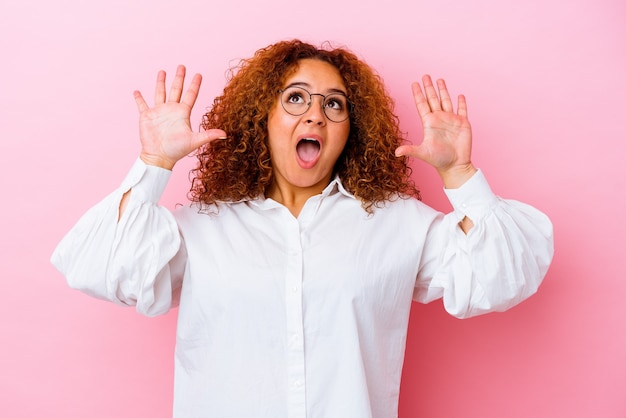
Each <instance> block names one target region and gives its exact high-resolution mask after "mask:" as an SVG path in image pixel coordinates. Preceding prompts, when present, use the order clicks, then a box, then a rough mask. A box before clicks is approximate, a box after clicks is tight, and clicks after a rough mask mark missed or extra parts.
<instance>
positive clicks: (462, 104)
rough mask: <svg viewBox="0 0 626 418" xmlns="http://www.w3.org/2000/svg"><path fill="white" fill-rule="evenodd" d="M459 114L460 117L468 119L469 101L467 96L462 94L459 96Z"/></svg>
mask: <svg viewBox="0 0 626 418" xmlns="http://www.w3.org/2000/svg"><path fill="white" fill-rule="evenodd" d="M457 113H458V115H459V116H463V117H465V118H466V117H467V101H466V100H465V96H463V95H462V94H460V95H459V100H458V104H457Z"/></svg>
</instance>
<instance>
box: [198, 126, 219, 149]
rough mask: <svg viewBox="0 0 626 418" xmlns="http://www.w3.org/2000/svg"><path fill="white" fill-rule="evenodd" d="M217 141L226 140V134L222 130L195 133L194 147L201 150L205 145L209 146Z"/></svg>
mask: <svg viewBox="0 0 626 418" xmlns="http://www.w3.org/2000/svg"><path fill="white" fill-rule="evenodd" d="M216 139H226V132H224V131H222V130H221V129H209V130H206V131H200V132H197V133H194V142H195V144H194V146H195V148H199V147H201V146H202V145H204V144H207V143H209V142H211V141H214V140H216Z"/></svg>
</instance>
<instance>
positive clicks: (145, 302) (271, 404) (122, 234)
mask: <svg viewBox="0 0 626 418" xmlns="http://www.w3.org/2000/svg"><path fill="white" fill-rule="evenodd" d="M169 176H170V172H169V171H167V170H163V169H160V168H157V167H152V166H147V165H145V164H144V163H142V162H141V161H140V160H138V161H137V162H136V163H135V165H134V166H133V168H132V170H131V171H130V173H129V174H128V176H127V177H126V179H125V180H124V182H123V183H122V185H121V186H120V187H119V188H118V189H117V190H116V191H115V192H114V193H112V194H111V195H109V196H108V197H107V198H105V199H104V200H103V201H102V202H100V203H99V204H98V205H96V206H95V207H93V208H92V209H90V210H89V211H88V212H87V213H86V214H85V215H84V216H83V217H82V218H81V219H80V221H79V222H78V223H77V224H76V226H74V228H73V229H72V230H71V231H70V232H69V233H68V234H67V235H66V236H65V237H64V238H63V240H62V241H61V243H60V244H59V245H58V247H57V248H56V250H55V252H54V254H53V255H52V262H53V264H54V265H55V266H56V267H57V268H58V269H59V270H60V271H61V272H62V273H63V274H64V275H65V276H66V278H67V281H68V283H69V285H70V286H71V287H73V288H76V289H80V290H82V291H84V292H86V293H88V294H90V295H92V296H95V297H98V298H103V299H107V300H111V301H113V302H116V303H118V304H122V305H133V306H136V309H137V311H139V312H141V313H143V314H145V315H158V314H163V313H165V312H167V311H168V310H169V309H170V308H171V307H172V306H176V305H178V304H179V303H180V308H179V313H178V327H177V340H176V341H177V343H176V355H175V376H176V377H175V394H174V416H175V417H179V418H183V417H185V418H192V417H193V418H198V417H218V418H227V417H232V418H241V417H255V418H257V417H258V418H261V417H268V418H270V417H271V418H280V417H293V418H296V417H298V418H299V417H302V418H304V417H308V418H313V417H315V418H334V417H337V418H346V417H358V418H367V417H377V418H387V417H396V416H397V413H398V412H397V409H398V394H399V386H400V377H401V370H402V362H403V359H404V349H405V341H406V333H407V324H408V319H409V310H410V307H411V300H413V299H414V300H417V301H419V302H424V303H426V302H429V301H432V300H434V299H437V298H441V297H443V302H444V305H445V308H446V310H447V311H448V312H449V313H450V314H452V315H454V316H457V317H460V318H464V317H469V316H473V315H478V314H482V313H485V312H490V311H503V310H505V309H508V308H510V307H512V306H513V305H515V304H517V303H519V302H521V301H522V300H524V299H525V298H527V297H528V296H530V295H532V294H533V293H535V291H536V290H537V287H538V286H539V284H540V282H541V280H542V279H543V277H544V275H545V273H546V271H547V269H548V266H549V264H550V262H551V259H552V255H553V239H552V224H551V223H550V221H549V219H548V218H547V217H546V216H545V215H544V214H542V213H541V212H539V211H537V210H536V209H534V208H532V207H530V206H528V205H525V204H523V203H520V202H517V201H512V200H503V199H500V198H498V197H496V196H495V195H493V193H492V192H491V190H490V188H489V186H488V184H487V182H486V181H485V179H484V177H483V174H482V173H481V172H480V171H479V172H478V173H477V174H475V175H474V176H473V177H472V178H471V179H470V180H469V181H468V182H466V184H464V185H463V186H462V187H461V188H459V189H454V190H446V194H447V195H448V197H449V199H450V201H451V203H452V205H453V207H454V211H453V212H452V213H450V214H448V215H445V216H444V215H443V214H441V213H439V212H437V211H435V210H433V209H432V208H429V207H428V206H426V205H425V204H423V203H421V202H420V201H418V200H416V199H413V198H409V199H399V200H396V201H393V202H390V203H387V204H386V205H385V207H383V208H376V209H375V210H374V213H373V215H368V214H367V213H366V212H365V211H364V210H363V209H362V207H361V203H360V202H359V201H358V200H357V199H355V198H354V197H353V196H352V195H351V194H350V193H348V192H347V191H346V190H345V189H344V188H343V186H342V184H341V182H340V181H339V179H335V180H333V181H332V182H331V183H330V184H329V185H328V187H327V188H326V189H325V190H324V191H323V193H321V194H320V195H317V196H313V197H311V198H310V199H309V200H308V201H307V202H306V204H305V206H304V208H303V209H302V211H301V213H300V215H299V216H298V218H297V219H296V218H294V217H293V216H292V215H291V213H290V212H289V211H288V210H287V209H286V208H285V207H284V206H282V205H281V204H279V203H277V202H276V201H274V200H271V199H265V198H263V197H260V198H257V199H254V200H249V201H242V202H236V203H221V204H219V205H217V206H204V207H202V208H200V207H199V206H196V205H188V206H185V207H180V208H178V209H177V210H175V211H174V213H172V212H170V211H168V210H167V209H165V208H163V207H159V206H158V205H157V202H158V200H159V198H160V196H161V194H162V192H163V190H164V188H165V186H166V184H167V181H168V179H169ZM131 188H132V193H131V198H130V200H129V203H128V206H127V207H126V210H125V212H124V214H123V216H122V218H121V219H120V220H119V222H118V219H117V218H118V208H119V203H120V200H121V198H122V195H123V194H124V193H125V192H126V191H128V190H129V189H131ZM200 209H202V210H200ZM466 215H467V216H468V217H469V218H470V219H472V221H473V223H474V225H475V226H474V227H473V228H472V229H471V230H470V232H469V234H467V235H465V234H464V233H463V232H462V231H461V229H460V228H459V226H458V222H459V221H460V220H461V219H462V218H463V217H464V216H466Z"/></svg>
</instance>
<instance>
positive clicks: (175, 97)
mask: <svg viewBox="0 0 626 418" xmlns="http://www.w3.org/2000/svg"><path fill="white" fill-rule="evenodd" d="M185 72H186V70H185V66H184V65H179V66H178V68H176V75H175V76H174V81H172V87H170V98H169V100H168V101H169V102H179V101H180V97H181V96H182V95H183V84H184V83H185Z"/></svg>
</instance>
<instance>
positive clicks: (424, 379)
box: [0, 0, 626, 418]
mask: <svg viewBox="0 0 626 418" xmlns="http://www.w3.org/2000/svg"><path fill="white" fill-rule="evenodd" d="M211 3H217V2H209V1H204V0H177V1H176V2H174V1H172V2H167V1H166V0H153V1H128V0H109V1H106V2H97V3H96V2H92V1H82V0H80V1H79V0H63V1H57V2H50V1H43V0H34V1H30V2H29V1H25V2H24V1H19V2H18V1H15V0H14V1H12V2H10V1H9V0H5V1H3V2H2V4H1V5H0V48H1V49H0V52H1V56H2V65H1V66H0V83H1V85H2V88H1V89H0V97H1V99H0V129H1V135H2V137H1V139H0V155H1V156H2V157H3V162H2V164H0V170H1V173H0V174H1V175H0V185H1V190H2V195H3V197H2V202H3V204H2V214H3V216H2V217H0V231H1V234H0V240H1V243H2V252H1V255H0V256H1V257H2V261H1V262H0V269H1V270H0V277H1V279H2V283H3V290H4V292H3V294H4V297H3V299H4V302H3V303H1V304H0V318H1V319H0V321H1V322H0V335H1V338H2V344H0V350H1V351H0V352H1V354H2V355H0V371H1V372H0V411H1V412H0V414H1V415H3V416H7V417H35V416H46V417H51V418H56V417H64V418H65V417H87V416H88V417H92V418H99V417H156V418H159V417H167V416H168V415H169V411H170V405H171V401H172V395H171V392H172V353H173V344H174V328H175V315H176V314H175V313H172V314H170V315H168V316H165V317H161V318H156V319H147V318H143V317H140V316H138V315H137V314H135V313H134V311H133V310H131V309H122V308H119V307H116V306H113V305H111V304H107V303H104V302H99V301H96V300H93V299H90V298H87V297H86V296H83V295H82V294H79V293H78V292H75V291H73V290H70V289H69V288H68V287H67V286H66V285H65V282H64V280H63V278H62V277H61V276H60V274H58V273H57V272H56V271H55V270H54V269H53V268H52V266H51V265H50V264H49V262H48V259H49V256H50V253H51V251H52V249H53V247H54V245H55V244H56V243H57V242H58V240H59V239H60V238H61V236H62V234H63V233H65V232H66V231H67V230H68V228H69V227H70V226H71V225H72V224H73V223H74V222H75V221H76V219H77V218H78V216H80V215H81V214H82V213H83V212H84V211H85V210H86V209H87V208H88V207H89V206H90V205H92V204H93V203H95V202H96V201H97V200H99V199H100V198H101V197H103V196H104V195H105V194H106V193H108V192H109V191H110V190H112V189H113V188H114V187H115V186H116V185H117V184H118V182H119V181H120V180H121V178H122V177H123V175H124V174H125V173H126V171H127V169H128V168H129V167H130V164H131V163H132V161H133V160H134V159H135V156H136V155H137V152H138V139H137V128H136V110H135V105H134V102H133V99H132V91H133V90H134V89H135V88H139V89H141V90H142V91H144V92H145V93H146V95H147V96H149V97H152V96H151V95H152V88H153V87H152V86H153V81H154V77H155V74H156V71H157V70H158V69H160V68H163V69H166V70H168V71H173V70H174V69H175V66H176V65H177V64H178V63H184V64H186V65H187V66H188V68H189V70H190V71H192V72H202V73H203V74H204V76H205V84H204V86H203V89H202V91H201V97H200V99H199V103H200V105H198V106H197V109H196V114H195V116H194V117H195V119H196V121H197V120H198V118H199V115H200V113H201V112H202V110H203V108H204V107H206V106H208V105H209V103H210V102H211V98H212V97H213V96H214V95H215V94H216V93H218V92H219V91H220V89H221V87H222V86H223V84H224V72H225V70H226V68H227V67H228V66H229V64H230V63H231V62H232V60H233V59H237V58H240V57H247V56H249V55H250V54H251V53H252V52H253V51H254V50H255V49H257V48H259V47H261V46H264V45H266V44H268V43H271V42H273V41H276V40H278V39H283V38H290V37H301V38H304V39H306V40H310V41H313V42H316V43H317V42H320V41H322V40H326V39H331V40H335V41H337V42H339V43H345V44H347V45H348V46H349V47H351V48H352V49H353V50H354V51H355V52H357V53H358V54H359V55H360V56H362V57H363V58H365V59H366V60H367V61H368V62H369V63H370V64H372V65H373V66H374V67H375V68H376V69H378V71H379V72H380V73H381V74H382V76H383V77H384V78H385V79H386V80H387V82H388V87H389V89H390V91H391V92H392V94H393V95H394V96H395V97H396V99H397V105H398V113H399V114H400V116H401V118H402V121H403V128H404V130H405V131H407V132H408V134H409V136H410V137H411V138H413V139H416V140H419V127H418V120H417V117H416V112H415V110H414V108H413V104H412V103H411V95H410V87H409V84H410V82H411V81H413V80H416V79H419V77H420V76H421V75H422V74H423V73H425V72H430V73H431V74H433V75H434V76H437V77H445V78H446V79H447V81H448V84H449V86H450V88H451V89H452V91H453V93H455V94H457V93H460V92H463V93H464V94H466V95H467V97H468V101H469V110H470V116H471V121H472V123H473V126H474V132H475V150H474V161H475V163H476V164H477V165H478V166H480V167H482V168H483V170H484V171H485V172H486V174H487V176H488V178H489V179H490V182H491V184H492V187H493V189H494V190H495V191H496V192H497V193H499V194H500V195H502V196H505V197H514V198H518V199H520V200H524V201H527V202H529V203H532V204H534V205H536V206H537V207H539V208H541V209H543V210H544V211H545V212H547V213H548V214H549V215H550V216H551V217H552V220H553V221H554V224H555V232H556V246H557V247H556V248H557V249H556V257H555V261H554V265H553V267H552V268H551V270H550V272H549V274H548V277H547V279H546V281H545V284H544V285H543V287H542V288H541V289H540V291H539V293H538V294H537V295H536V296H535V297H533V298H532V299H531V300H529V301H527V302H525V303H523V304H522V305H521V306H518V307H516V308H514V309H513V310H511V311H509V312H506V313H503V314H493V315H487V316H484V317H479V318H475V319H470V320H465V321H459V320H456V319H453V318H451V317H449V316H447V315H446V314H445V313H444V312H443V309H442V307H441V304H440V303H437V302H435V303H433V304H431V305H428V306H422V305H415V306H414V310H413V314H412V318H411V326H410V330H409V342H408V354H407V358H406V367H405V373H404V379H403V386H402V394H401V408H400V410H401V411H400V412H401V417H404V418H406V417H414V416H424V417H429V418H438V417H442V418H443V417H446V418H450V417H478V416H480V417H487V418H489V417H616V418H617V417H624V416H626V401H625V400H624V390H625V389H626V332H625V331H624V330H625V326H624V323H625V320H626V304H624V303H623V297H624V296H623V295H624V294H626V280H625V276H626V275H625V273H626V271H625V268H624V263H623V258H624V255H623V253H624V248H626V247H625V246H624V243H623V242H624V236H625V235H626V221H625V217H626V211H625V209H626V193H625V191H624V190H625V188H624V185H623V175H622V173H623V168H624V160H625V157H626V152H625V151H626V129H625V126H626V125H625V124H624V118H625V116H624V109H625V107H624V100H625V98H626V77H625V75H626V54H625V53H624V51H626V6H625V4H626V3H624V2H623V1H619V0H595V1H591V0H571V1H568V2H563V1H561V0H526V1H517V2H503V1H501V0H477V1H471V2H470V1H465V0H443V1H433V2H415V1H402V2H400V1H398V2H396V3H398V4H397V5H393V4H392V3H388V2H380V1H376V2H374V1H371V0H346V1H343V2H340V1H336V0H321V1H317V2H311V3H293V2H291V1H289V2H287V1H283V0H280V1H272V2H259V1H254V0H245V1H241V0H240V1H237V0H234V1H226V2H219V4H217V5H211ZM507 3H508V5H507ZM294 4H295V5H296V6H294ZM189 164H191V161H189ZM178 168H179V169H178V171H177V172H176V174H175V177H174V181H173V182H172V184H171V185H170V187H169V189H168V190H167V195H166V198H165V202H164V203H165V204H166V205H168V206H170V207H171V206H172V205H173V204H174V203H175V202H177V201H182V200H183V199H184V197H185V193H186V190H187V185H186V175H187V174H186V172H185V171H186V170H184V168H185V167H184V166H183V165H181V166H180V167H178ZM416 176H417V178H418V182H419V184H420V185H421V187H422V189H423V192H424V196H425V200H426V202H428V203H430V204H431V205H433V206H435V207H438V208H440V209H444V210H446V209H447V208H448V206H447V203H445V201H444V200H443V195H442V193H441V190H440V183H439V181H438V179H437V178H436V176H435V174H434V173H433V172H432V171H431V170H430V169H428V168H426V167H424V166H422V165H419V164H416Z"/></svg>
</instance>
